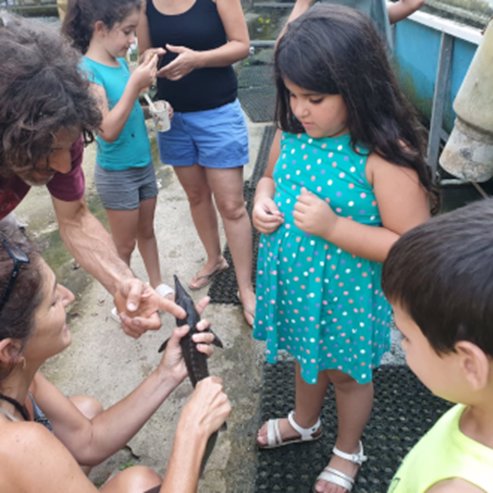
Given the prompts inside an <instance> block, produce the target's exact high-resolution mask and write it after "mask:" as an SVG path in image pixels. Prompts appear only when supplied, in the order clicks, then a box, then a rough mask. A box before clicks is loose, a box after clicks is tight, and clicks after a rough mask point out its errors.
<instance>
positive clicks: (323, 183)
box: [253, 4, 432, 493]
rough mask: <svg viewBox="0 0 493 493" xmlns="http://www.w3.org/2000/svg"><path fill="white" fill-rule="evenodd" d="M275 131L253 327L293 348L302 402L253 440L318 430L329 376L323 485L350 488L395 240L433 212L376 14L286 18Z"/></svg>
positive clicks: (418, 140) (265, 444)
mask: <svg viewBox="0 0 493 493" xmlns="http://www.w3.org/2000/svg"><path fill="white" fill-rule="evenodd" d="M275 77H276V84H277V89H278V95H277V106H276V120H277V123H278V126H279V127H280V129H281V130H282V134H281V132H280V131H278V133H277V134H276V137H275V139H274V143H273V146H272V149H271V153H270V157H269V163H268V166H267V170H266V173H265V175H264V177H263V178H262V179H261V180H260V181H259V184H258V187H257V192H256V197H255V206H254V210H253V221H254V224H255V226H256V228H257V229H258V230H259V231H260V232H261V233H263V234H262V236H261V240H260V244H259V259H258V271H257V308H256V314H255V326H254V337H255V338H257V339H261V340H265V341H266V344H267V360H268V361H269V362H271V363H273V362H275V360H276V357H277V354H278V351H279V350H285V351H287V352H288V353H290V354H291V355H292V356H293V357H294V358H295V360H296V400H295V409H294V410H293V412H291V413H290V414H289V415H288V417H286V418H280V419H270V420H269V421H268V422H267V423H265V424H264V425H263V426H262V427H261V429H260V430H259V433H258V436H257V443H258V445H259V446H260V447H262V448H273V447H279V446H282V445H286V444H290V443H293V442H301V441H309V440H314V439H316V438H319V437H320V434H321V425H320V421H319V416H320V411H321V407H322V403H323V399H324V396H325V393H326V390H327V387H328V385H329V384H332V385H334V390H335V397H336V407H337V412H338V430H337V440H336V443H335V446H334V449H333V455H332V457H331V458H330V462H329V465H328V466H327V467H326V468H325V469H324V471H323V472H322V473H321V474H320V476H319V478H318V479H317V482H316V483H315V486H314V491H316V492H324V493H328V492H330V493H343V492H345V491H350V490H351V488H352V486H353V483H354V478H355V476H356V474H357V472H358V469H359V467H360V465H361V464H362V462H363V461H364V460H365V459H366V457H365V456H364V453H363V446H362V444H361V441H360V439H361V435H362V433H363V429H364V427H365V425H366V423H367V421H368V419H369V416H370V411H371V408H372V401H373V385H372V371H373V369H374V368H375V367H377V366H378V365H379V363H380V360H381V357H382V355H383V353H384V352H385V351H387V350H388V349H389V346H390V322H391V311H390V307H389V305H388V303H387V301H386V299H385V297H384V295H383V293H382V290H381V286H380V278H381V266H382V262H383V260H384V259H385V257H386V255H387V253H388V251H389V249H390V247H391V246H392V244H393V243H394V242H395V241H396V240H397V239H398V238H399V236H400V235H402V234H403V233H404V232H405V231H407V230H409V229H410V228H412V227H414V226H416V225H418V224H419V223H421V222H423V221H425V220H426V219H427V218H428V217H429V196H430V191H431V189H432V186H431V179H430V174H429V171H428V168H427V166H426V164H425V161H424V159H423V154H422V148H423V144H422V137H421V134H422V132H421V131H420V130H419V124H418V122H417V120H416V117H415V116H414V114H413V112H412V111H411V109H410V107H409V105H408V104H407V103H406V101H405V99H404V97H403V95H402V94H401V92H400V91H399V89H398V87H397V84H396V81H395V77H394V75H393V74H392V71H391V69H390V67H389V63H388V60H387V56H386V51H385V47H384V45H383V43H382V41H381V40H380V38H379V36H378V34H377V33H376V31H375V30H374V28H373V26H372V24H371V21H369V20H368V19H366V17H364V16H363V15H362V14H360V13H358V12H356V11H355V10H352V9H349V8H346V7H342V6H338V5H327V4H319V5H316V6H315V7H313V8H312V9H310V10H309V11H308V12H307V13H305V14H304V15H303V16H302V17H300V18H299V19H297V20H296V21H293V22H292V23H290V24H289V25H288V28H287V30H286V32H285V33H284V35H283V36H282V37H281V39H280V40H279V43H278V46H277V48H276V53H275Z"/></svg>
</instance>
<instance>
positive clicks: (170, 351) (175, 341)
mask: <svg viewBox="0 0 493 493" xmlns="http://www.w3.org/2000/svg"><path fill="white" fill-rule="evenodd" d="M208 304H209V297H207V296H206V297H204V298H202V299H201V300H200V301H199V302H198V303H197V305H196V306H195V308H196V309H197V312H198V313H202V312H203V311H204V310H205V308H206V306H207V305H208ZM209 327H210V323H209V322H208V321H207V320H206V319H202V320H200V321H199V322H198V323H197V324H196V328H197V332H195V331H194V333H193V334H192V335H191V339H192V341H193V342H194V346H195V348H196V349H197V350H198V351H199V352H200V353H202V354H204V355H205V356H207V357H209V356H210V355H211V354H212V352H213V351H214V349H213V347H212V343H213V342H214V338H215V336H214V334H213V333H212V332H209V331H208V329H209ZM189 331H190V326H189V325H181V326H179V327H177V328H176V329H174V331H173V333H172V335H171V337H170V338H169V339H168V340H167V342H166V350H165V352H164V355H163V357H162V359H161V363H160V365H159V368H160V369H162V370H163V371H164V372H166V373H167V374H168V375H170V374H171V375H173V376H174V377H175V378H176V380H177V383H180V382H182V381H183V380H184V379H185V377H186V376H187V366H186V364H185V360H184V355H183V349H182V344H181V342H182V339H183V338H184V337H187V335H188V333H189Z"/></svg>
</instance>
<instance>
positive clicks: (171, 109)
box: [168, 101, 175, 121]
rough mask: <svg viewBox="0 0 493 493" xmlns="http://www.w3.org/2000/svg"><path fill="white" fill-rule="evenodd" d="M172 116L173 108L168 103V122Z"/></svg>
mask: <svg viewBox="0 0 493 493" xmlns="http://www.w3.org/2000/svg"><path fill="white" fill-rule="evenodd" d="M174 114H175V110H174V109H173V106H171V103H170V102H169V101H168V117H169V121H171V120H172V118H173V115H174Z"/></svg>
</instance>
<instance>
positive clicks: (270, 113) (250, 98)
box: [238, 86, 276, 123]
mask: <svg viewBox="0 0 493 493" xmlns="http://www.w3.org/2000/svg"><path fill="white" fill-rule="evenodd" d="M238 99H239V100H240V102H241V106H242V107H243V109H244V111H245V112H246V113H247V115H248V117H249V118H250V120H252V121H253V122H257V123H258V122H271V121H273V120H274V110H275V104H276V90H275V88H274V86H263V87H249V88H239V89H238Z"/></svg>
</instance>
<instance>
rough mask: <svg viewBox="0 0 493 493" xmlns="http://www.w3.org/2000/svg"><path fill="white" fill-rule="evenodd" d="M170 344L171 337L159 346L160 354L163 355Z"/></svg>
mask: <svg viewBox="0 0 493 493" xmlns="http://www.w3.org/2000/svg"><path fill="white" fill-rule="evenodd" d="M168 342H169V337H168V339H166V340H165V341H164V342H163V343H162V344H161V345H160V346H159V349H158V350H157V352H158V353H162V352H163V351H164V350H165V349H166V346H167V345H168Z"/></svg>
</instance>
